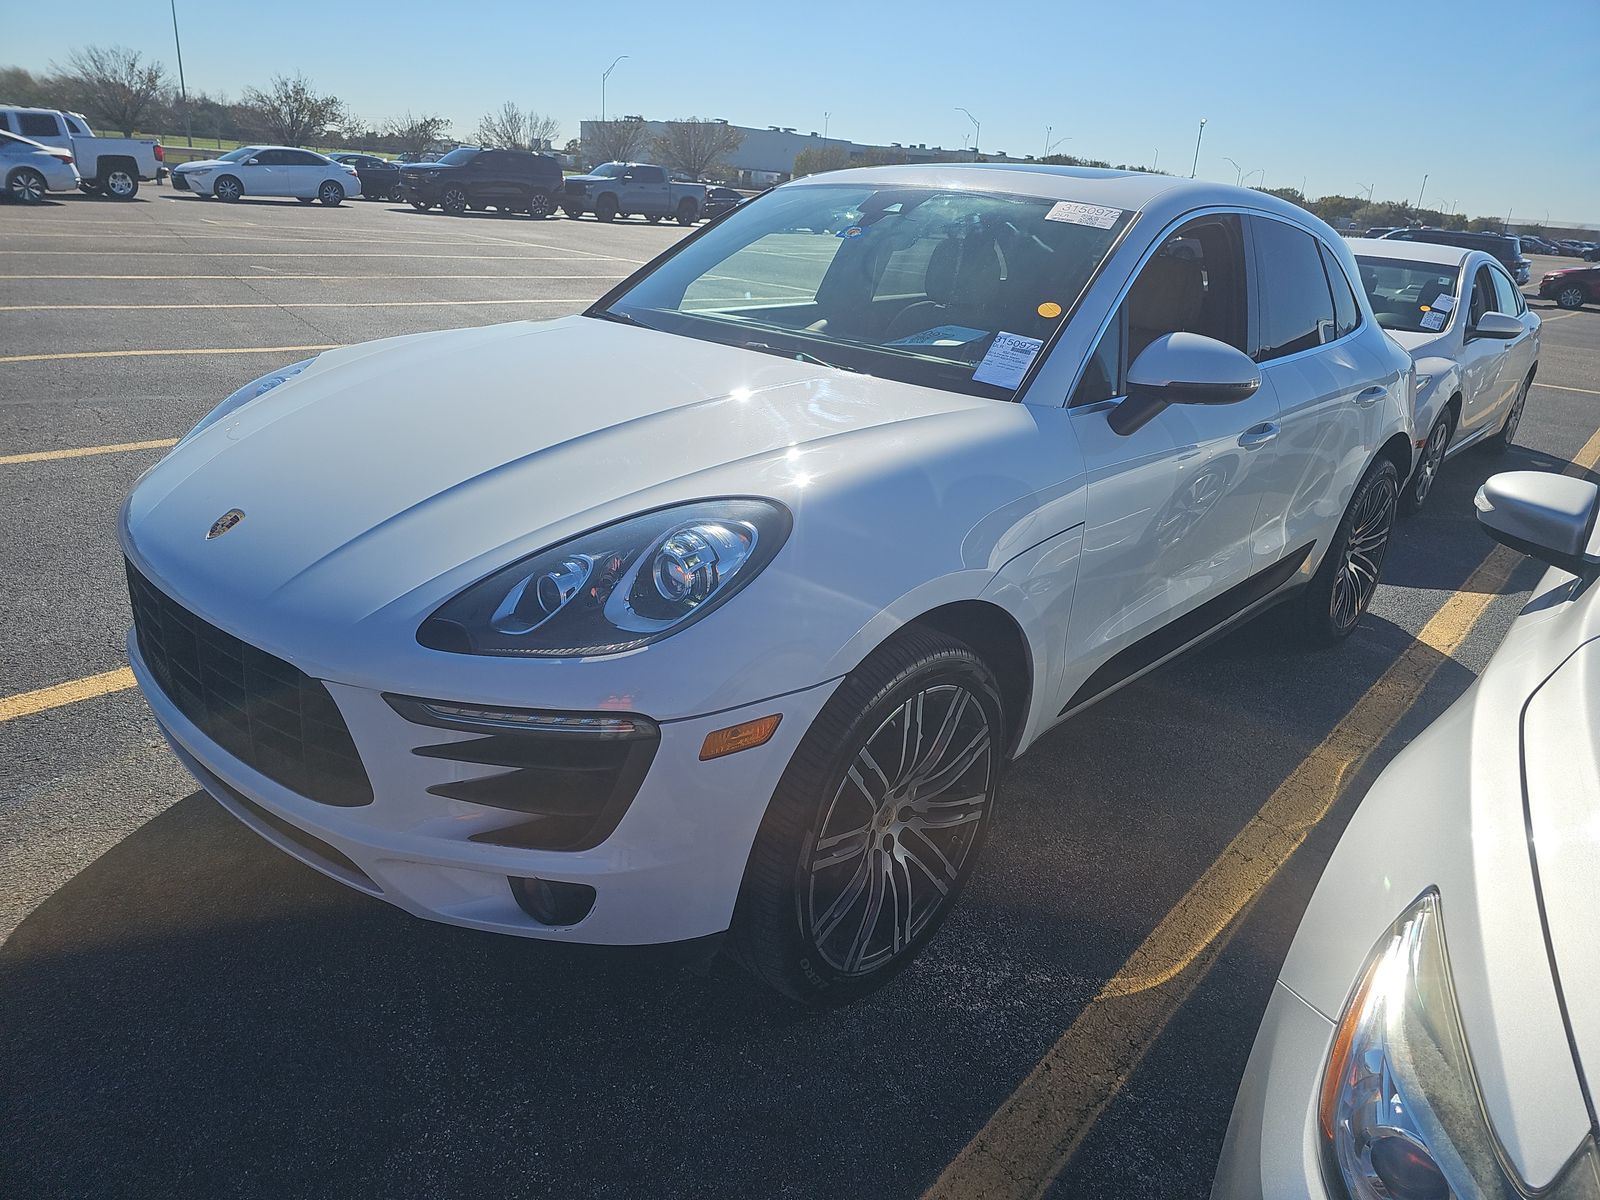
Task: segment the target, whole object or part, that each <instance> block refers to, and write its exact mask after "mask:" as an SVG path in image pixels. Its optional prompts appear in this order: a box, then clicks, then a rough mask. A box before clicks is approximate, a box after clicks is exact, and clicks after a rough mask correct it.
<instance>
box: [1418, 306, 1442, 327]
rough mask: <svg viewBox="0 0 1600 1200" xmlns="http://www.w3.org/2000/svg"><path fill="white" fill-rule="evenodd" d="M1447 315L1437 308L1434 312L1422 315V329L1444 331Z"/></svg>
mask: <svg viewBox="0 0 1600 1200" xmlns="http://www.w3.org/2000/svg"><path fill="white" fill-rule="evenodd" d="M1444 318H1445V314H1444V313H1442V312H1440V311H1439V310H1438V309H1437V308H1436V309H1434V310H1433V311H1432V312H1425V313H1423V314H1422V327H1423V328H1424V329H1443V328H1444Z"/></svg>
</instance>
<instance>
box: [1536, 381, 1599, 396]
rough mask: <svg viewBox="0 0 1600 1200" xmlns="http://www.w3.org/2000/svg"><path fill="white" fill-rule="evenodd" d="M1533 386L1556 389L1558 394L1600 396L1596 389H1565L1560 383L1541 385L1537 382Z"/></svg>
mask: <svg viewBox="0 0 1600 1200" xmlns="http://www.w3.org/2000/svg"><path fill="white" fill-rule="evenodd" d="M1533 386H1534V387H1542V388H1552V389H1554V390H1555V391H1558V392H1582V393H1583V394H1584V395H1585V396H1600V392H1597V391H1595V390H1594V388H1575V387H1563V386H1562V385H1561V384H1559V383H1540V382H1538V381H1537V380H1535V381H1534V384H1533Z"/></svg>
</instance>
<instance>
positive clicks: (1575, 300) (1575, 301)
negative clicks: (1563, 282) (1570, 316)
mask: <svg viewBox="0 0 1600 1200" xmlns="http://www.w3.org/2000/svg"><path fill="white" fill-rule="evenodd" d="M1587 303H1589V293H1588V292H1586V291H1584V290H1583V288H1581V287H1579V286H1578V285H1577V284H1575V283H1573V284H1568V285H1567V286H1566V287H1564V288H1562V289H1561V290H1560V291H1559V292H1557V293H1556V304H1557V305H1558V306H1559V307H1561V308H1582V307H1583V306H1584V305H1585V304H1587Z"/></svg>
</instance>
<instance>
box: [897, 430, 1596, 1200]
mask: <svg viewBox="0 0 1600 1200" xmlns="http://www.w3.org/2000/svg"><path fill="white" fill-rule="evenodd" d="M1597 461H1600V432H1597V433H1596V434H1595V435H1594V436H1593V437H1591V438H1590V439H1589V441H1588V442H1587V444H1585V446H1584V447H1583V449H1582V450H1580V451H1579V452H1578V455H1577V457H1576V458H1574V459H1573V461H1572V463H1571V465H1570V466H1569V467H1568V468H1567V473H1568V474H1582V473H1583V472H1584V471H1586V470H1588V469H1589V468H1591V467H1593V466H1594V465H1595V463H1596V462H1597ZM1522 561H1523V559H1522V556H1521V555H1519V554H1517V553H1515V552H1513V551H1511V550H1508V549H1506V548H1505V547H1503V546H1499V547H1496V548H1495V549H1494V550H1492V551H1490V553H1489V554H1488V555H1486V556H1485V557H1484V559H1483V560H1482V561H1481V562H1480V563H1479V564H1478V566H1477V568H1476V569H1475V570H1474V571H1473V572H1472V575H1471V577H1470V578H1468V580H1467V582H1466V583H1465V584H1464V585H1463V586H1462V588H1461V590H1460V591H1458V592H1456V593H1454V594H1453V595H1452V596H1451V597H1450V599H1449V600H1447V601H1446V602H1445V603H1444V605H1443V606H1442V607H1441V608H1440V609H1439V610H1438V611H1437V612H1436V613H1434V615H1433V616H1432V617H1430V618H1429V619H1428V621H1427V623H1426V624H1425V625H1424V626H1423V627H1422V631H1421V632H1420V633H1418V635H1417V637H1416V639H1415V640H1414V641H1413V642H1412V643H1411V645H1410V646H1409V647H1408V648H1407V649H1406V651H1405V652H1404V653H1403V654H1401V656H1400V657H1399V658H1398V659H1396V660H1395V662H1394V663H1393V664H1391V665H1390V667H1389V669H1388V670H1387V671H1385V672H1384V673H1383V675H1382V676H1380V677H1379V679H1378V681H1377V682H1376V683H1374V684H1373V685H1372V686H1371V687H1370V688H1369V689H1367V692H1366V694H1365V695H1363V696H1362V697H1361V699H1360V700H1358V701H1357V702H1356V704H1355V707H1353V708H1352V709H1351V710H1350V711H1349V712H1348V713H1347V714H1346V715H1345V717H1344V718H1343V719H1342V720H1341V721H1340V722H1339V723H1338V724H1337V725H1336V726H1334V728H1333V730H1332V731H1331V732H1330V733H1329V734H1328V735H1327V737H1326V738H1324V739H1323V741H1322V743H1321V744H1320V745H1319V746H1318V747H1317V748H1316V749H1315V750H1313V751H1312V752H1311V754H1310V755H1309V756H1308V757H1307V758H1306V759H1305V761H1303V762H1302V763H1301V764H1300V765H1299V766H1298V767H1297V768H1296V769H1295V771H1294V772H1293V773H1292V774H1291V775H1290V776H1289V778H1288V779H1286V780H1284V781H1283V783H1282V784H1280V785H1279V787H1278V788H1277V790H1276V791H1274V792H1273V793H1272V795H1271V796H1270V797H1269V798H1268V800H1267V802H1266V803H1265V804H1264V805H1262V807H1261V809H1260V810H1259V811H1258V812H1257V813H1256V815H1255V816H1254V817H1252V818H1251V819H1250V820H1249V822H1247V823H1246V825H1245V827H1244V828H1243V829H1241V830H1240V831H1239V833H1238V834H1237V835H1236V836H1235V837H1234V839H1233V840H1232V841H1231V842H1229V843H1228V846H1227V848H1226V849H1224V850H1223V852H1222V854H1221V855H1220V856H1218V858H1217V859H1216V861H1214V862H1213V863H1212V864H1211V865H1210V866H1209V867H1208V868H1206V871H1205V873H1204V874H1203V875H1201V876H1200V878H1199V879H1198V880H1196V882H1195V884H1194V886H1193V887H1191V888H1190V889H1189V891H1188V892H1187V893H1186V894H1185V895H1184V897H1183V898H1182V899H1181V900H1179V901H1178V903H1177V904H1176V905H1175V906H1174V907H1173V908H1172V909H1171V911H1169V912H1168V913H1167V915H1166V916H1165V917H1163V918H1162V919H1161V922H1160V923H1159V924H1158V925H1157V926H1156V927H1155V928H1154V929H1153V930H1151V932H1150V935H1149V936H1148V937H1146V938H1145V940H1144V941H1143V943H1141V944H1140V946H1139V948H1138V949H1137V950H1135V951H1134V952H1133V954H1132V955H1131V956H1130V957H1129V959H1128V960H1127V962H1125V963H1123V965H1122V967H1121V968H1120V969H1119V970H1118V971H1117V973H1116V974H1115V975H1114V976H1112V978H1111V979H1110V980H1109V981H1108V982H1107V983H1106V985H1105V986H1104V987H1103V988H1101V989H1100V992H1099V994H1098V995H1097V996H1096V997H1095V998H1094V999H1093V1000H1092V1001H1090V1002H1089V1004H1088V1006H1087V1007H1086V1008H1085V1009H1084V1010H1083V1011H1082V1012H1081V1013H1080V1014H1079V1015H1078V1018H1077V1019H1076V1020H1075V1021H1073V1023H1072V1025H1071V1026H1070V1027H1068V1029H1067V1031H1066V1032H1065V1033H1064V1034H1062V1036H1061V1037H1060V1039H1059V1040H1057V1041H1056V1043H1055V1044H1054V1045H1053V1046H1051V1047H1050V1049H1049V1050H1048V1051H1046V1052H1045V1055H1044V1057H1043V1058H1041V1059H1040V1060H1039V1062H1038V1064H1037V1065H1036V1066H1035V1067H1034V1068H1033V1070H1032V1071H1031V1072H1029V1074H1028V1076H1027V1078H1025V1079H1024V1080H1023V1081H1022V1083H1021V1085H1020V1086H1018V1088H1017V1089H1016V1091H1014V1092H1013V1093H1012V1094H1011V1095H1010V1096H1009V1097H1008V1098H1007V1099H1006V1101H1005V1103H1003V1104H1002V1105H1001V1106H1000V1108H999V1109H998V1110H997V1111H996V1112H995V1114H994V1116H992V1117H991V1118H990V1119H989V1121H988V1123H987V1124H985V1125H984V1127H983V1128H982V1129H981V1130H979V1131H978V1134H977V1136H976V1137H974V1138H973V1139H972V1140H971V1141H970V1142H968V1143H967V1145H966V1146H965V1147H964V1148H963V1149H962V1151H961V1152H960V1154H958V1155H957V1156H956V1158H955V1160H954V1161H953V1162H951V1163H950V1165H949V1166H948V1167H946V1168H945V1170H944V1172H943V1173H942V1174H941V1175H940V1176H939V1178H938V1180H937V1181H935V1183H934V1184H933V1186H932V1187H931V1188H929V1189H928V1192H927V1197H937V1198H939V1200H956V1198H958V1197H960V1198H966V1197H972V1196H983V1197H1022V1196H1028V1197H1034V1196H1040V1195H1042V1194H1043V1193H1044V1192H1045V1191H1046V1190H1048V1188H1049V1186H1050V1184H1051V1182H1052V1181H1053V1180H1054V1179H1055V1177H1056V1175H1057V1174H1058V1173H1059V1172H1060V1170H1061V1168H1062V1167H1063V1166H1064V1165H1065V1164H1066V1163H1067V1161H1068V1160H1069V1159H1070V1158H1071V1157H1072V1155H1073V1153H1074V1152H1075V1151H1076V1150H1077V1148H1078V1146H1079V1145H1080V1144H1081V1143H1082V1141H1083V1139H1084V1137H1085V1136H1086V1135H1087V1134H1088V1132H1089V1130H1090V1129H1091V1128H1093V1126H1094V1123H1095V1121H1096V1120H1098V1119H1099V1117H1100V1114H1101V1113H1102V1112H1103V1111H1104V1110H1105V1108H1106V1106H1107V1105H1108V1104H1109V1103H1110V1102H1111V1100H1112V1098H1113V1097H1114V1096H1115V1095H1116V1094H1117V1092H1118V1091H1120V1090H1121V1088H1122V1086H1123V1085H1124V1084H1125V1083H1126V1082H1127V1080H1128V1078H1129V1077H1130V1076H1131V1075H1132V1074H1133V1072H1134V1070H1135V1069H1136V1068H1137V1067H1138V1065H1139V1063H1140V1062H1141V1061H1142V1060H1143V1058H1144V1056H1145V1053H1146V1052H1147V1051H1148V1050H1149V1049H1150V1047H1151V1046H1152V1045H1153V1044H1154V1043H1155V1041H1156V1039H1157V1038H1158V1037H1159V1036H1160V1034H1161V1031H1162V1030H1163V1029H1164V1028H1165V1027H1166V1025H1167V1022H1168V1021H1169V1020H1171V1018H1172V1017H1173V1015H1174V1014H1175V1013H1176V1012H1177V1011H1178V1009H1179V1008H1180V1007H1181V1006H1182V1005H1183V1004H1184V1002H1185V1001H1186V1000H1187V999H1188V997H1189V995H1190V993H1191V992H1193V990H1194V988H1195V987H1196V986H1197V985H1198V984H1199V982H1200V980H1201V979H1202V978H1203V976H1204V974H1205V972H1206V970H1207V969H1208V968H1209V966H1210V964H1211V962H1212V961H1214V960H1215V957H1216V955H1217V953H1218V952H1219V950H1220V948H1221V945H1222V942H1223V941H1224V940H1225V938H1224V936H1223V935H1224V934H1225V933H1226V932H1227V930H1228V929H1229V928H1230V926H1232V925H1233V923H1234V922H1235V921H1236V920H1237V918H1238V917H1239V915H1240V914H1241V913H1242V912H1243V911H1244V910H1245V908H1246V907H1248V906H1249V904H1250V903H1251V902H1252V901H1254V900H1255V899H1256V897H1257V896H1259V895H1260V894H1261V891H1262V889H1263V888H1265V887H1266V886H1267V884H1268V883H1270V882H1271V881H1272V879H1273V878H1274V877H1275V876H1276V875H1277V873H1278V871H1279V870H1280V869H1281V868H1282V867H1283V865H1284V864H1285V863H1286V862H1288V860H1289V858H1290V856H1291V855H1292V854H1293V853H1294V852H1295V851H1296V850H1297V849H1299V847H1300V845H1301V843H1303V842H1304V841H1305V839H1306V836H1307V835H1308V834H1309V833H1310V832H1311V830H1312V829H1313V828H1314V827H1315V826H1316V825H1317V823H1318V822H1319V821H1321V820H1322V818H1323V817H1325V816H1326V815H1327V814H1328V811H1329V810H1330V809H1331V808H1332V807H1333V805H1334V802H1335V801H1336V800H1338V798H1339V795H1340V793H1341V791H1342V788H1343V785H1344V781H1345V780H1346V779H1348V778H1350V777H1352V776H1353V775H1355V774H1356V773H1357V772H1358V771H1359V770H1360V768H1361V766H1362V764H1363V763H1364V762H1365V761H1366V759H1367V757H1368V756H1369V755H1370V754H1371V753H1372V751H1373V749H1374V748H1376V747H1377V746H1378V745H1379V744H1380V743H1381V742H1382V741H1383V740H1384V738H1385V737H1387V736H1388V735H1389V733H1390V732H1391V731H1392V730H1393V729H1394V727H1395V725H1396V724H1397V723H1398V722H1399V721H1400V719H1401V718H1402V717H1404V716H1405V714H1406V713H1407V712H1408V711H1409V710H1410V709H1411V706H1412V705H1413V704H1414V703H1415V702H1416V701H1417V699H1418V698H1419V697H1420V696H1421V695H1422V693H1423V691H1424V690H1425V689H1426V688H1427V686H1428V684H1429V683H1430V682H1431V681H1432V679H1433V677H1434V675H1435V674H1436V673H1437V671H1438V670H1439V668H1440V667H1441V666H1442V665H1443V664H1444V663H1445V662H1446V661H1448V660H1449V658H1450V656H1451V655H1453V654H1454V653H1455V651H1456V650H1457V649H1458V648H1459V647H1460V645H1461V643H1462V642H1463V641H1464V640H1465V639H1466V637H1467V634H1468V633H1470V632H1471V630H1472V628H1473V626H1474V625H1475V624H1476V623H1477V621H1478V619H1479V618H1480V617H1481V616H1482V615H1483V613H1484V611H1485V610H1486V609H1487V608H1488V607H1489V604H1490V602H1491V601H1493V600H1494V599H1495V597H1496V596H1497V595H1498V594H1499V593H1500V590H1501V588H1503V587H1504V586H1505V584H1506V581H1507V579H1509V578H1510V575H1511V573H1512V571H1513V570H1515V569H1516V567H1517V566H1518V564H1519V563H1521V562H1522ZM1197 964H1198V965H1197ZM1190 968H1195V969H1192V970H1191V969H1190Z"/></svg>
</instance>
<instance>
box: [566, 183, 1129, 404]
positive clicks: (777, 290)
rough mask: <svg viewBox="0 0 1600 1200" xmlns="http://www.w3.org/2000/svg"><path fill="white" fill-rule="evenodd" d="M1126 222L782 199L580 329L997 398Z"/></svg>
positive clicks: (1009, 201) (1030, 200) (910, 203)
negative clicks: (595, 325) (609, 324)
mask: <svg viewBox="0 0 1600 1200" xmlns="http://www.w3.org/2000/svg"><path fill="white" fill-rule="evenodd" d="M1131 219H1132V214H1131V213H1128V212H1125V211H1123V210H1121V209H1115V208H1105V207H1101V206H1099V205H1089V204H1075V203H1070V202H1060V203H1057V202H1055V201H1052V200H1046V199H1040V198H1037V197H1032V196H1011V195H998V194H993V193H986V192H967V191H959V190H945V189H932V188H910V187H899V186H887V187H872V186H867V185H864V184H854V185H848V184H831V185H830V184H808V185H803V186H800V187H787V188H781V189H779V190H777V191H774V192H769V193H768V194H767V195H765V196H763V197H761V198H760V199H758V200H755V201H752V202H751V203H749V204H745V205H743V206H741V207H739V208H737V209H735V210H734V211H733V213H732V214H730V215H729V216H728V218H727V219H726V220H725V221H723V222H722V223H721V224H719V225H717V226H715V227H713V228H711V229H710V230H709V231H708V232H707V233H706V234H705V235H704V236H702V237H700V238H697V239H696V240H694V241H693V242H692V243H690V244H688V245H687V246H685V247H684V248H683V250H682V251H681V252H679V253H678V254H676V255H674V256H673V257H672V258H670V259H669V260H667V261H666V262H664V263H663V264H662V265H661V266H660V267H658V268H657V269H656V270H655V271H652V272H651V273H650V274H649V275H647V276H646V277H645V278H644V279H642V280H640V281H639V282H638V283H637V284H635V285H634V286H633V287H632V288H630V289H629V290H628V291H627V292H625V293H624V294H623V295H622V296H620V297H619V298H618V299H617V300H616V301H615V302H614V303H613V304H612V305H611V307H610V308H609V309H603V310H591V313H590V315H592V316H609V317H611V318H612V319H614V320H626V321H629V322H632V323H636V324H639V325H645V326H648V327H650V328H652V329H658V330H662V331H664V332H667V333H673V334H678V335H680V336H683V337H692V338H699V339H701V340H704V341H713V342H722V343H724V344H727V345H733V346H742V347H745V348H747V349H751V350H758V351H761V352H764V353H769V354H777V355H782V356H783V357H786V358H796V359H801V360H803V361H807V362H816V363H822V364H825V365H829V366H837V367H842V368H844V369H846V370H851V371H860V372H863V373H866V374H870V375H876V376H881V377H883V378H886V379H896V380H900V381H902V382H905V383H915V384H921V385H924V386H928V387H938V388H943V389H945V390H948V391H955V392H963V393H966V394H968V395H974V396H988V397H991V398H994V399H1009V398H1010V397H1011V396H1012V395H1013V394H1014V393H1015V391H1016V389H1017V388H1018V387H1019V386H1020V385H1021V383H1022V381H1023V378H1024V377H1025V375H1026V374H1027V371H1028V368H1029V367H1030V366H1031V364H1032V362H1033V360H1034V358H1035V357H1036V356H1037V355H1038V353H1039V351H1040V349H1041V348H1042V347H1043V346H1044V344H1045V343H1046V342H1048V341H1049V339H1050V337H1051V335H1052V334H1054V333H1055V331H1056V330H1057V329H1058V328H1059V327H1060V325H1061V324H1062V322H1063V321H1065V320H1066V319H1067V318H1068V316H1070V314H1071V312H1072V309H1073V306H1074V305H1075V304H1076V303H1077V300H1078V297H1079V295H1080V294H1081V293H1082V291H1083V289H1084V287H1085V285H1086V284H1087V283H1088V281H1089V279H1090V277H1091V276H1092V275H1093V274H1094V272H1095V269H1096V268H1097V267H1098V266H1099V265H1100V263H1101V261H1102V260H1103V259H1104V258H1105V256H1106V254H1107V253H1108V251H1109V250H1110V249H1111V246H1112V245H1113V244H1114V243H1115V241H1116V239H1117V236H1118V235H1119V234H1120V233H1121V232H1122V230H1123V229H1124V228H1125V227H1126V226H1127V224H1128V222H1129V221H1130V220H1131Z"/></svg>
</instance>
